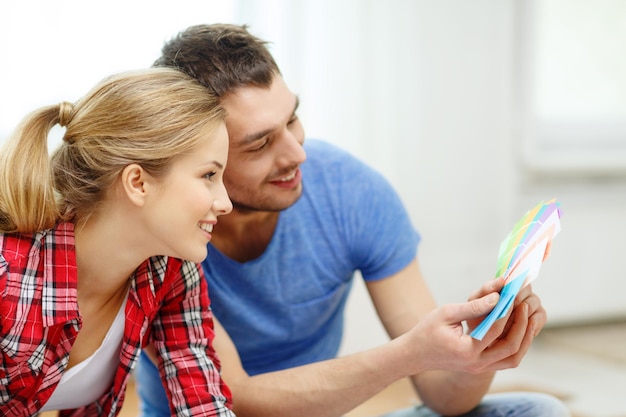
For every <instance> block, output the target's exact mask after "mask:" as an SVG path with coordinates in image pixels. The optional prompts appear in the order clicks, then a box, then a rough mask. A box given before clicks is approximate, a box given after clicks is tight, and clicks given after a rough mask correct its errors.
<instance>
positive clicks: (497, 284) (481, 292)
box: [468, 278, 504, 301]
mask: <svg viewBox="0 0 626 417" xmlns="http://www.w3.org/2000/svg"><path fill="white" fill-rule="evenodd" d="M502 287H504V278H496V279H491V280H489V281H487V282H486V283H484V284H483V285H482V286H481V287H480V288H479V289H478V290H476V291H474V292H473V293H471V294H470V296H469V297H468V301H471V300H476V299H478V298H480V297H484V296H485V295H487V294H490V293H492V292H498V293H499V292H500V291H501V290H502Z"/></svg>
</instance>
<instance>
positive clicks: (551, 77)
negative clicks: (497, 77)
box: [518, 0, 626, 175]
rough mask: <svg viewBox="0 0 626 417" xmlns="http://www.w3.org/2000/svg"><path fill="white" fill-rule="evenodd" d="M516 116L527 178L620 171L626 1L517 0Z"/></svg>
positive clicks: (625, 145)
mask: <svg viewBox="0 0 626 417" xmlns="http://www.w3.org/2000/svg"><path fill="white" fill-rule="evenodd" d="M518 5H519V8H520V9H519V12H520V14H519V16H520V21H519V22H520V25H519V29H520V30H519V34H520V39H519V40H520V44H519V46H520V55H519V62H518V70H519V71H520V72H519V74H520V78H521V79H520V81H521V82H520V84H519V85H520V91H519V98H520V105H521V107H520V114H521V116H522V117H521V124H520V129H521V134H522V143H523V147H524V153H523V154H524V162H525V165H526V167H527V168H528V169H529V170H530V171H531V172H542V173H560V174H563V173H574V174H576V173H587V174H594V173H596V174H603V175H606V174H623V173H624V172H626V50H625V49H624V47H626V2H624V1H621V0H520V1H519V2H518Z"/></svg>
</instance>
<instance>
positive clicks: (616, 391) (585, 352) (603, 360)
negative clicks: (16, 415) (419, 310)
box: [42, 321, 626, 417]
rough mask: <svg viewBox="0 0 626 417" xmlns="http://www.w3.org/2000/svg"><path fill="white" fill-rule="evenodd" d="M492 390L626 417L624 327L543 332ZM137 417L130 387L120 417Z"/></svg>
mask: <svg viewBox="0 0 626 417" xmlns="http://www.w3.org/2000/svg"><path fill="white" fill-rule="evenodd" d="M492 388H493V391H507V390H520V389H522V390H530V391H543V392H548V393H552V394H554V395H556V396H558V397H559V398H561V399H562V400H563V401H564V402H565V404H566V405H567V406H568V407H569V408H570V410H571V411H572V414H573V417H626V399H625V398H624V396H625V395H626V321H624V322H615V323H602V324H593V325H591V324H590V325H586V326H577V327H564V328H552V329H544V331H543V332H542V333H541V334H540V335H539V336H538V338H537V339H535V342H534V344H533V347H532V348H531V351H530V352H529V353H528V355H527V356H526V358H525V359H524V361H523V362H522V364H521V365H520V366H519V367H518V368H516V369H513V370H507V371H503V372H500V373H499V374H498V375H497V377H496V380H495V381H494V384H493V386H492ZM414 403H415V397H414V396H413V393H412V391H411V387H410V385H409V383H408V382H407V381H399V382H397V383H395V384H393V385H391V386H390V387H388V388H387V389H386V390H385V391H383V392H381V393H380V394H379V395H377V396H376V397H374V398H372V399H370V400H369V401H367V402H366V403H364V404H362V405H361V406H360V407H357V408H356V409H354V410H353V411H352V412H350V413H348V414H347V415H346V417H368V416H375V415H378V414H380V413H383V412H385V411H388V410H392V409H394V408H401V407H407V406H410V405H411V404H414ZM137 414H138V405H137V399H136V396H135V395H134V387H133V386H130V387H129V391H128V394H127V400H126V402H125V404H124V407H123V409H122V413H121V414H120V416H121V417H136V416H137ZM42 417H48V414H47V413H44V414H43V415H42Z"/></svg>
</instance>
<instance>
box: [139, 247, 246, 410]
mask: <svg viewBox="0 0 626 417" xmlns="http://www.w3.org/2000/svg"><path fill="white" fill-rule="evenodd" d="M202 274H203V272H202V269H201V268H200V266H199V265H196V264H193V263H191V262H183V261H178V260H173V259H170V260H169V261H168V264H167V266H166V271H165V277H164V279H163V281H162V284H163V287H162V288H161V292H162V294H163V298H162V302H161V308H160V310H159V312H158V314H157V316H156V317H155V319H154V320H153V323H152V329H151V339H150V342H151V343H152V344H153V345H154V346H155V348H156V349H157V351H158V354H159V370H160V372H161V374H162V375H165V379H166V388H167V389H166V391H167V393H168V396H169V399H170V408H171V412H172V415H177V416H178V415H181V416H182V415H192V416H218V417H221V416H228V417H234V414H233V413H232V411H230V401H231V393H230V390H229V389H228V387H227V386H226V385H225V383H224V381H223V380H222V378H221V375H220V362H219V359H218V358H217V355H216V353H215V351H214V350H213V348H212V342H213V337H214V332H213V318H212V317H213V316H212V313H211V310H210V301H209V295H208V290H207V284H206V281H205V280H204V278H203V276H202Z"/></svg>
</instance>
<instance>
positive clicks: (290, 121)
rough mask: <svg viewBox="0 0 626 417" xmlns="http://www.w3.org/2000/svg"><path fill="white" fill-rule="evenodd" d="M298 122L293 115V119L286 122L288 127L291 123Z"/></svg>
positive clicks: (296, 117)
mask: <svg viewBox="0 0 626 417" xmlns="http://www.w3.org/2000/svg"><path fill="white" fill-rule="evenodd" d="M297 120H298V116H296V115H295V114H294V115H293V117H292V118H291V119H289V121H288V122H287V124H288V125H291V124H293V123H295V122H296V121H297Z"/></svg>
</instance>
